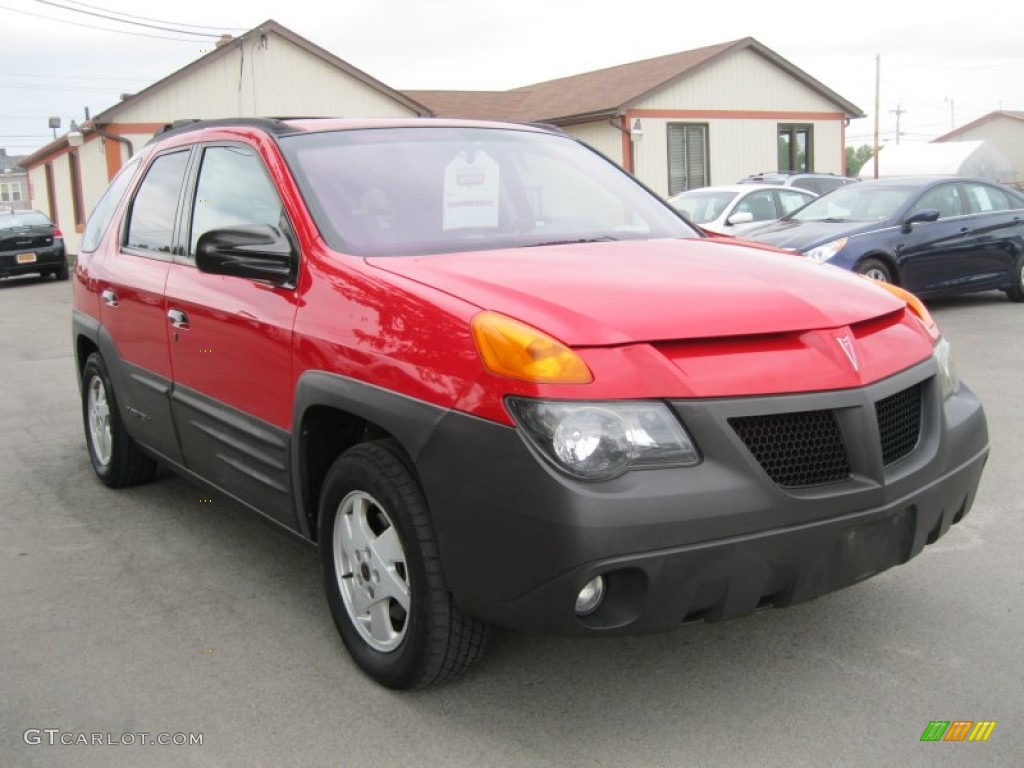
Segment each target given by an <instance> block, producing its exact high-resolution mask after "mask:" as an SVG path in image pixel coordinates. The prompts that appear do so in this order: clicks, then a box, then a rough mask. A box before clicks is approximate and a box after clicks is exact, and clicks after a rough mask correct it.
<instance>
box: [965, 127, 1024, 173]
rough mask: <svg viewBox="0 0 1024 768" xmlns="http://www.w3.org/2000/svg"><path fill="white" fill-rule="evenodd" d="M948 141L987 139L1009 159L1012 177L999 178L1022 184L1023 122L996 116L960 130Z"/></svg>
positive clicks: (1023, 162)
mask: <svg viewBox="0 0 1024 768" xmlns="http://www.w3.org/2000/svg"><path fill="white" fill-rule="evenodd" d="M948 141H988V142H990V143H991V144H992V146H993V147H995V148H996V149H998V150H999V151H1000V152H1002V153H1003V154H1004V155H1006V159H1007V160H1009V161H1010V166H1011V168H1012V169H1013V176H1012V178H1008V179H1002V178H1001V179H999V181H1002V182H1004V183H1009V184H1024V122H1021V121H1020V120H1013V119H1011V118H1007V117H997V118H995V119H994V120H990V121H989V122H987V123H982V124H981V125H979V126H977V127H975V128H971V129H968V130H966V131H961V132H960V133H958V134H956V135H955V136H952V137H950V138H949V139H948Z"/></svg>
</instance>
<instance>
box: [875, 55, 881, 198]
mask: <svg viewBox="0 0 1024 768" xmlns="http://www.w3.org/2000/svg"><path fill="white" fill-rule="evenodd" d="M881 85H882V54H880V53H876V54H875V178H876V179H877V178H878V113H879V111H880V110H881V104H880V102H881V99H880V97H879V91H880V90H881Z"/></svg>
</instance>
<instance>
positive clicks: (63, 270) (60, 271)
mask: <svg viewBox="0 0 1024 768" xmlns="http://www.w3.org/2000/svg"><path fill="white" fill-rule="evenodd" d="M53 274H54V276H55V277H56V278H57V279H58V280H67V279H68V278H69V277H70V276H71V272H70V270H69V269H68V263H67V262H66V261H65V262H64V263H63V264H61V265H60V266H59V267H57V269H55V270H54V272H53Z"/></svg>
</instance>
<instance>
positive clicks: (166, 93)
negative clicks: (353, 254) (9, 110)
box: [23, 21, 430, 253]
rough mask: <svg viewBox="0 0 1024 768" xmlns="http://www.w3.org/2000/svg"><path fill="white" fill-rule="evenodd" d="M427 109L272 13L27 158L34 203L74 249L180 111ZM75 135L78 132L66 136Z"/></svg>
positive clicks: (196, 114) (389, 112) (400, 112)
mask: <svg viewBox="0 0 1024 768" xmlns="http://www.w3.org/2000/svg"><path fill="white" fill-rule="evenodd" d="M429 114H430V111H429V110H428V109H427V108H426V107H424V106H423V105H421V104H419V103H417V102H416V101H413V100H412V99H411V98H410V97H408V96H407V95H405V94H403V93H400V92H398V91H396V90H394V89H392V88H389V87H388V86H386V85H384V84H383V83H381V82H380V81H379V80H376V79H374V78H373V77H371V76H370V75H368V74H366V73H365V72H362V71H361V70H359V69H356V68H355V67H353V66H352V65H351V64H348V63H347V62H345V61H343V60H342V59H339V58H338V57H337V56H335V55H334V54H332V53H330V52H328V51H326V50H324V49H323V48H320V47H319V46H317V45H315V44H314V43H311V42H310V41H308V40H306V39H305V38H303V37H300V36H299V35H297V34H295V33H294V32H292V31H291V30H289V29H287V28H285V27H283V26H281V25H280V24H278V23H277V22H274V21H267V22H265V23H263V24H261V25H260V26H258V27H256V28H255V29H252V30H250V31H249V32H247V33H245V34H244V35H242V36H240V37H238V38H227V39H222V41H221V42H220V43H218V46H217V47H216V48H215V49H213V50H211V51H210V52H209V53H207V54H206V55H204V56H202V57H201V58H199V59H197V60H195V61H193V62H192V63H191V64H189V65H187V66H185V67H184V68H182V69H180V70H178V71H177V72H175V73H174V74H172V75H170V76H168V77H165V78H164V79H162V80H159V81H157V82H156V83H154V84H153V85H151V86H149V87H148V88H146V89H145V90H143V91H140V92H139V93H136V94H134V95H131V96H127V97H125V98H124V99H123V100H122V101H121V102H120V103H118V104H115V105H114V106H113V107H110V108H109V109H107V110H105V111H103V112H101V113H100V114H98V115H96V116H95V117H94V118H92V120H90V121H88V122H86V123H84V124H83V125H82V126H81V134H82V143H81V146H72V145H71V144H70V143H69V135H70V134H67V135H64V136H62V137H60V138H58V139H57V140H55V141H53V142H51V143H50V144H48V145H47V146H45V147H43V148H42V149H40V150H38V151H37V152H35V153H33V154H32V155H30V156H28V157H27V158H25V159H24V161H23V162H24V165H25V167H26V168H27V169H28V172H29V176H30V178H31V180H32V190H33V203H34V206H35V207H36V208H38V209H39V210H42V211H48V212H49V213H50V214H51V215H52V218H53V219H54V220H55V221H57V222H58V224H59V226H60V228H61V230H63V232H64V236H65V240H66V242H67V246H68V250H69V251H70V252H72V253H74V252H77V250H78V244H79V242H80V233H81V232H82V230H83V229H84V228H85V219H86V217H87V216H88V214H89V212H90V211H91V210H92V208H93V206H94V205H95V204H96V202H97V200H98V199H99V197H100V195H101V194H102V193H103V190H104V189H105V188H106V186H107V182H108V181H109V180H110V179H111V178H113V176H114V174H115V173H117V171H118V169H119V168H120V167H121V165H122V164H123V163H124V162H125V161H126V160H127V159H128V158H129V157H131V155H132V153H133V152H135V151H137V150H138V149H139V148H140V147H142V146H143V145H144V144H145V143H146V142H147V141H149V139H150V138H151V137H152V136H153V135H154V134H155V133H157V132H158V131H160V130H161V129H162V128H163V127H164V126H165V125H167V124H168V123H172V122H174V121H175V120H180V119H187V118H201V119H211V118H218V117H256V116H268V115H280V116H288V115H293V116H316V115H324V116H339V115H340V116H345V117H416V116H422V115H429ZM72 138H73V139H75V140H76V141H77V139H78V137H77V136H72Z"/></svg>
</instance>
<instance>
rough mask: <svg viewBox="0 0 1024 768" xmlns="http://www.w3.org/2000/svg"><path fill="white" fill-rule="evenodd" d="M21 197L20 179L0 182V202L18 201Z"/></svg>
mask: <svg viewBox="0 0 1024 768" xmlns="http://www.w3.org/2000/svg"><path fill="white" fill-rule="evenodd" d="M21 199H22V198H21V182H20V181H4V182H0V203H20V202H21Z"/></svg>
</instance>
